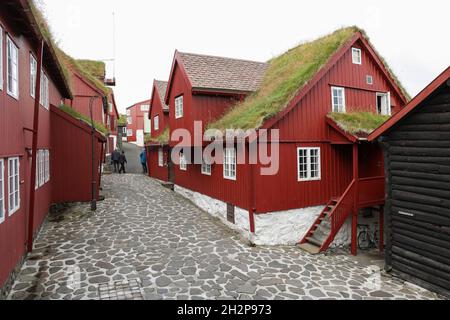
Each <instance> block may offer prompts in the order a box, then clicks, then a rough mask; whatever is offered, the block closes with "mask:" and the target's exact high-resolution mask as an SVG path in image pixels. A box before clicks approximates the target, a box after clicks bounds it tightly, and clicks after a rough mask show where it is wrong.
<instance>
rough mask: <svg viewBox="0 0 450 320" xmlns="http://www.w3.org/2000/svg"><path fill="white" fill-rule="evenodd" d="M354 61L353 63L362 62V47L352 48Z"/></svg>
mask: <svg viewBox="0 0 450 320" xmlns="http://www.w3.org/2000/svg"><path fill="white" fill-rule="evenodd" d="M352 61H353V64H359V65H361V64H362V52H361V49H358V48H352Z"/></svg>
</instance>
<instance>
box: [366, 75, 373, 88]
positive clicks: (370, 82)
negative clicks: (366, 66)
mask: <svg viewBox="0 0 450 320" xmlns="http://www.w3.org/2000/svg"><path fill="white" fill-rule="evenodd" d="M366 82H367V84H368V85H369V86H373V76H371V75H370V74H368V75H367V76H366Z"/></svg>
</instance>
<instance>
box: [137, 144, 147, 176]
mask: <svg viewBox="0 0 450 320" xmlns="http://www.w3.org/2000/svg"><path fill="white" fill-rule="evenodd" d="M139 157H140V158H141V164H142V169H143V170H144V174H146V173H147V151H146V150H145V149H144V150H142V152H141V155H140V156H139Z"/></svg>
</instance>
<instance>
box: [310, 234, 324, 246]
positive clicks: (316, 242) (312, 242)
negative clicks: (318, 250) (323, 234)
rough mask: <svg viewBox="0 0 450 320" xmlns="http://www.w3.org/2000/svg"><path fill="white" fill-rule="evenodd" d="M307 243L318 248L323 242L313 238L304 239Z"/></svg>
mask: <svg viewBox="0 0 450 320" xmlns="http://www.w3.org/2000/svg"><path fill="white" fill-rule="evenodd" d="M306 240H308V242H309V243H311V244H314V245H316V246H318V247H321V246H322V244H323V242H321V241H320V240H319V239H317V238H315V237H314V236H312V237H308V238H306Z"/></svg>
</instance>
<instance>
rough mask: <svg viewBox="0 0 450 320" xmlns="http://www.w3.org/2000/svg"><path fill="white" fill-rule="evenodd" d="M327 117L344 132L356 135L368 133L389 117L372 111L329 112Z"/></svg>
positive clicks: (366, 134)
mask: <svg viewBox="0 0 450 320" xmlns="http://www.w3.org/2000/svg"><path fill="white" fill-rule="evenodd" d="M328 117H329V118H330V119H332V120H333V121H334V122H335V123H336V124H337V125H338V127H339V128H340V129H342V130H343V131H344V132H346V133H349V134H351V135H354V136H357V137H361V136H368V135H370V134H371V133H372V132H373V131H375V129H377V128H379V127H380V126H381V125H383V123H385V122H386V121H387V120H389V118H390V116H383V115H379V114H376V113H372V112H351V113H330V114H329V115H328Z"/></svg>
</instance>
